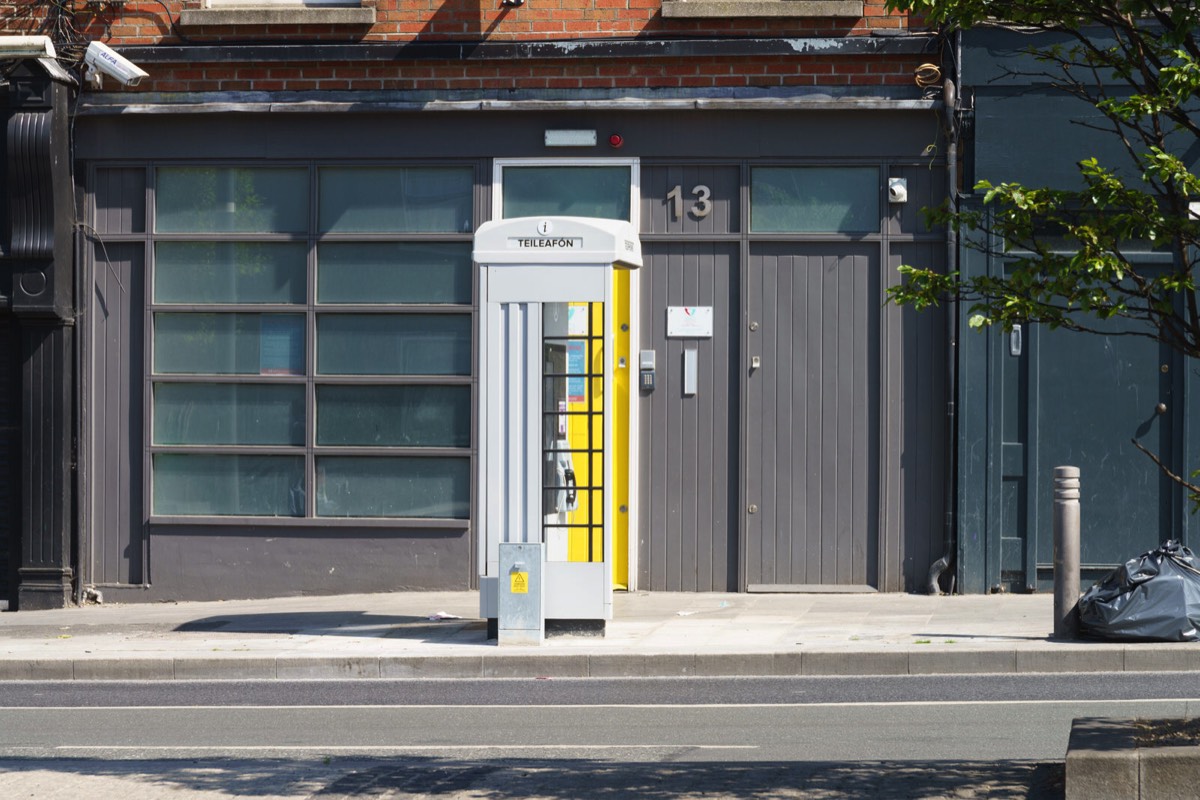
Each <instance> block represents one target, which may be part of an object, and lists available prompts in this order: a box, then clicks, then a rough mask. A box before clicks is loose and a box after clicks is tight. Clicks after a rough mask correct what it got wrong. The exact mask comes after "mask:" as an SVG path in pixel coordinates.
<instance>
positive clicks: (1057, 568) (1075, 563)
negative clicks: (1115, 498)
mask: <svg viewBox="0 0 1200 800" xmlns="http://www.w3.org/2000/svg"><path fill="white" fill-rule="evenodd" d="M1077 605H1079V467H1055V468H1054V638H1056V639H1074V638H1076V637H1077V636H1078V634H1079V617H1078V616H1077V614H1076V606H1077Z"/></svg>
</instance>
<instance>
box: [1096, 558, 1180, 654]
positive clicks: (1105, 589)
mask: <svg viewBox="0 0 1200 800" xmlns="http://www.w3.org/2000/svg"><path fill="white" fill-rule="evenodd" d="M1079 631H1080V633H1082V634H1083V635H1084V636H1088V637H1092V638H1096V639H1124V640H1134V641H1138V640H1140V641H1147V640H1152V641H1159V642H1194V641H1200V563H1197V561H1196V557H1195V555H1194V554H1193V553H1192V551H1191V550H1189V549H1188V548H1186V547H1184V546H1183V545H1182V544H1180V543H1179V542H1176V541H1174V540H1168V541H1166V542H1163V543H1162V545H1161V546H1160V547H1159V548H1158V549H1157V550H1151V551H1150V552H1148V553H1142V554H1141V555H1140V556H1138V557H1137V558H1131V559H1130V560H1128V561H1126V562H1125V563H1124V564H1122V565H1121V566H1119V567H1117V568H1116V569H1114V570H1113V571H1112V572H1110V573H1109V574H1108V575H1107V576H1106V577H1105V578H1104V580H1102V581H1100V582H1099V583H1097V584H1096V585H1095V586H1093V587H1092V588H1090V589H1088V590H1087V591H1086V592H1084V593H1083V597H1081V598H1080V599H1079Z"/></svg>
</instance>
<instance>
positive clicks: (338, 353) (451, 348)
mask: <svg viewBox="0 0 1200 800" xmlns="http://www.w3.org/2000/svg"><path fill="white" fill-rule="evenodd" d="M317 372H319V373H321V374H323V375H470V374H471V317H470V315H468V314H454V315H450V314H406V315H405V314H361V315H350V314H322V315H321V316H319V317H317Z"/></svg>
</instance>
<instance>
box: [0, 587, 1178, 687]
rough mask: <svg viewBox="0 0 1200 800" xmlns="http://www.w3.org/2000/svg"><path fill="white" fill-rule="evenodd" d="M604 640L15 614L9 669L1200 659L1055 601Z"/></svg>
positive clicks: (275, 606)
mask: <svg viewBox="0 0 1200 800" xmlns="http://www.w3.org/2000/svg"><path fill="white" fill-rule="evenodd" d="M613 604H614V615H613V619H612V620H611V621H609V622H608V623H607V626H606V630H605V635H604V636H600V637H597V636H562V637H550V638H548V639H547V640H546V641H545V643H544V644H543V645H541V646H537V647H533V648H513V647H500V646H497V644H496V643H495V641H489V640H488V639H487V624H486V621H485V620H481V619H479V618H478V613H479V611H478V609H479V598H478V594H477V593H475V592H465V591H464V592H394V593H386V594H370V595H336V596H330V597H292V598H276V599H267V600H231V601H223V602H210V603H156V604H138V603H129V604H119V605H117V604H108V605H91V606H84V607H80V608H67V609H57V610H51V611H19V612H6V613H0V680H72V679H75V680H83V679H87V680H111V679H117V678H124V679H138V680H141V679H145V680H169V679H175V680H220V679H228V680H258V679H272V678H288V679H351V680H359V679H378V678H392V679H395V678H462V677H522V676H538V675H557V676H562V677H583V676H607V677H623V676H630V677H632V676H656V675H663V676H677V675H871V674H889V675H898V674H915V675H926V674H941V673H981V672H997V673H1013V672H1062V671H1083V672H1088V671H1093V672H1112V671H1122V670H1137V671H1146V670H1188V671H1200V644H1197V643H1181V644H1153V643H1130V644H1124V643H1107V642H1088V641H1058V640H1054V639H1052V638H1051V636H1050V634H1051V631H1052V628H1053V597H1052V596H1051V595H1049V594H1032V595H965V596H964V595H955V596H932V597H931V596H928V595H910V594H878V593H873V594H861V595H855V594H835V595H803V594H774V595H770V594H753V595H751V594H728V593H700V594H684V593H666V592H621V593H617V594H615V595H614V598H613Z"/></svg>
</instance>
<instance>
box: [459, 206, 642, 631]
mask: <svg viewBox="0 0 1200 800" xmlns="http://www.w3.org/2000/svg"><path fill="white" fill-rule="evenodd" d="M474 259H475V262H476V263H477V264H478V265H479V316H480V342H481V354H480V362H479V427H480V431H479V443H480V458H479V464H480V468H479V487H478V489H479V492H478V497H479V514H478V520H479V522H478V525H479V530H478V547H479V550H478V559H479V571H480V579H479V608H480V615H481V616H482V617H484V618H485V619H487V620H488V621H489V629H490V630H489V632H491V631H492V630H494V632H495V635H496V640H497V644H499V645H510V644H540V643H541V642H542V641H543V639H544V638H545V629H546V620H547V619H551V620H569V621H572V622H580V623H582V622H589V621H591V622H598V623H599V625H601V626H602V625H603V623H604V621H606V620H609V619H612V584H613V579H612V536H611V532H612V530H611V528H612V520H613V507H612V494H613V493H612V492H611V491H606V489H607V488H608V487H611V486H612V485H613V459H612V457H611V454H612V452H613V448H612V440H613V395H614V392H613V370H614V368H615V366H616V365H615V364H614V363H612V362H613V356H612V354H613V352H614V345H613V335H614V334H613V325H612V324H611V320H612V318H613V302H614V300H613V285H614V271H615V270H628V269H637V268H639V267H641V265H642V253H641V243H640V242H639V240H638V237H637V231H636V230H635V229H634V227H633V226H632V225H630V224H629V223H628V222H620V221H614V220H605V219H592V218H584V217H521V218H517V219H506V220H498V221H494V222H488V223H485V224H484V225H482V226H481V227H480V228H479V230H478V231H477V232H476V234H475V249H474Z"/></svg>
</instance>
